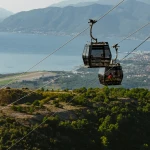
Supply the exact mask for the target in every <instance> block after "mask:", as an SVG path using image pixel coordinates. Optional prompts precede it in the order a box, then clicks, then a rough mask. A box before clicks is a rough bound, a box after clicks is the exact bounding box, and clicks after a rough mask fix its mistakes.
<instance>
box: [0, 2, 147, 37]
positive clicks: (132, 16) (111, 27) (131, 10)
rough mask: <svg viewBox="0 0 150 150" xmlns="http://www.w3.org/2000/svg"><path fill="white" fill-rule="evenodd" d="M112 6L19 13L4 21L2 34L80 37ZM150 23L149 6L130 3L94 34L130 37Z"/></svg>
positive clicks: (96, 29) (112, 14)
mask: <svg viewBox="0 0 150 150" xmlns="http://www.w3.org/2000/svg"><path fill="white" fill-rule="evenodd" d="M112 7H113V6H111V5H101V4H92V5H89V6H82V7H73V6H67V7H64V8H59V7H47V8H44V9H36V10H31V11H28V12H20V13H17V14H15V15H12V16H10V17H8V18H7V19H5V20H4V21H3V22H2V23H1V24H0V31H9V32H12V31H13V32H25V33H47V34H48V33H49V34H50V33H53V32H64V33H67V34H71V33H77V32H80V31H82V30H83V29H84V28H86V27H87V26H88V23H87V22H88V20H89V19H90V18H93V19H96V18H99V17H100V16H102V15H103V14H105V13H106V12H107V11H108V10H110V9H111V8H112ZM149 21H150V5H149V4H146V3H143V2H140V1H136V0H128V1H125V2H124V3H123V4H122V5H120V6H119V7H118V8H117V9H115V10H114V11H113V12H111V13H110V14H109V15H107V16H106V17H105V18H103V19H102V20H101V21H100V22H98V23H97V24H96V25H95V27H94V32H95V33H97V34H101V35H106V36H109V35H119V36H120V35H121V36H123V35H127V34H128V33H130V32H131V31H133V30H135V29H137V28H139V27H140V26H142V25H144V24H146V23H148V22H149ZM149 31H150V29H149V28H145V29H144V30H142V31H141V32H139V36H145V35H147V34H148V33H149Z"/></svg>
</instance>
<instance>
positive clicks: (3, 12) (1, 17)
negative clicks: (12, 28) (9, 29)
mask: <svg viewBox="0 0 150 150" xmlns="http://www.w3.org/2000/svg"><path fill="white" fill-rule="evenodd" d="M12 14H13V13H12V12H10V11H8V10H5V9H3V8H0V22H1V21H2V20H4V19H5V18H7V17H9V16H10V15H12Z"/></svg>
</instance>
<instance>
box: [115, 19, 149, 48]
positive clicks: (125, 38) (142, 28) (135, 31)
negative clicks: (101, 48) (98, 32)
mask: <svg viewBox="0 0 150 150" xmlns="http://www.w3.org/2000/svg"><path fill="white" fill-rule="evenodd" d="M148 25H150V22H149V23H147V24H145V25H144V26H142V27H140V28H139V29H137V30H136V31H135V32H133V33H131V34H129V35H128V36H127V37H125V38H124V39H122V40H121V41H119V42H118V43H117V45H119V44H120V43H122V42H123V41H124V40H126V39H128V38H129V37H131V36H132V35H134V34H135V33H137V32H139V31H140V30H142V29H143V28H145V27H146V26H148Z"/></svg>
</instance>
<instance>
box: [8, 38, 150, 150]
mask: <svg viewBox="0 0 150 150" xmlns="http://www.w3.org/2000/svg"><path fill="white" fill-rule="evenodd" d="M149 38H150V36H149V37H147V38H146V39H145V40H144V41H143V42H142V43H140V44H139V45H138V46H137V47H136V48H134V50H132V51H131V52H130V53H129V54H127V55H126V56H125V57H124V58H123V59H122V60H124V59H125V58H126V57H128V56H129V55H130V54H131V53H132V52H133V51H135V50H136V49H137V48H138V47H140V46H141V45H142V44H144V43H145V42H146V41H147V40H148V39H149ZM71 101H73V99H72V100H70V101H69V102H68V103H67V104H69V103H70V102H71ZM56 113H57V112H55V113H53V114H52V115H51V116H53V115H55V114H56ZM46 121H47V119H45V120H44V121H43V122H42V123H40V124H39V125H38V126H37V127H35V128H34V129H32V130H31V131H30V132H29V133H28V134H26V135H25V136H24V137H22V138H21V139H19V140H18V141H17V142H16V143H14V144H13V145H12V146H10V147H9V148H8V149H7V150H9V149H11V148H12V147H13V146H15V145H16V144H17V143H19V142H21V141H22V140H23V139H24V138H26V137H27V136H28V135H30V134H31V133H32V132H33V131H35V130H36V129H37V128H39V127H40V126H41V125H42V124H44V123H45V122H46Z"/></svg>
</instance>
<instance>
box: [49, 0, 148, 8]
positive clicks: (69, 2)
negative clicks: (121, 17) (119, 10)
mask: <svg viewBox="0 0 150 150" xmlns="http://www.w3.org/2000/svg"><path fill="white" fill-rule="evenodd" d="M120 1H121V0H112V1H111V0H65V1H62V2H59V3H55V4H53V5H51V6H54V7H66V6H75V7H80V6H88V5H92V4H102V5H115V4H117V3H119V2H120ZM137 1H141V2H144V3H147V4H150V0H137Z"/></svg>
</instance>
